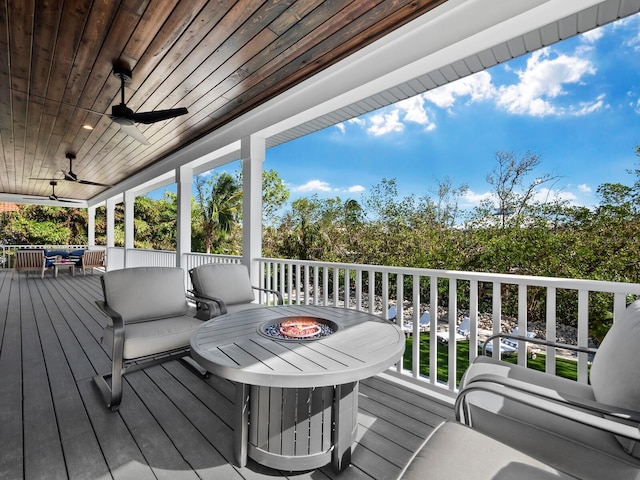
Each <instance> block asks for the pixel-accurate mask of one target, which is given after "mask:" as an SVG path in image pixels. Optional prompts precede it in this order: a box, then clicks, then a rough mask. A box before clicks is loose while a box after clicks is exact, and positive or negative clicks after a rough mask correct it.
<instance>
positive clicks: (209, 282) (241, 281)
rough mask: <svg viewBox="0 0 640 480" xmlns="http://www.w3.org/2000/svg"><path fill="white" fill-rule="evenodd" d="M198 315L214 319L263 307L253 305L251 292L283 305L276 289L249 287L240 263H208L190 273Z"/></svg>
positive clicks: (248, 278)
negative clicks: (256, 291) (269, 297)
mask: <svg viewBox="0 0 640 480" xmlns="http://www.w3.org/2000/svg"><path fill="white" fill-rule="evenodd" d="M189 275H190V276H191V283H192V284H193V290H191V291H190V293H191V294H193V297H194V299H195V302H196V306H197V309H198V312H199V313H198V316H199V317H200V318H203V319H207V318H213V317H216V316H218V315H224V314H225V313H233V312H238V311H241V310H246V309H248V308H257V307H260V306H263V304H261V303H255V295H254V290H258V291H260V292H263V293H265V294H267V295H268V296H271V297H272V298H275V302H276V303H277V304H278V305H282V304H283V299H282V295H281V294H280V292H277V291H275V290H269V289H265V288H260V287H255V286H253V285H251V279H250V277H249V269H248V268H247V267H246V266H245V265H242V264H239V263H208V264H205V265H200V266H199V267H195V268H192V269H191V270H189Z"/></svg>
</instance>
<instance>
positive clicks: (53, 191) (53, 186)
mask: <svg viewBox="0 0 640 480" xmlns="http://www.w3.org/2000/svg"><path fill="white" fill-rule="evenodd" d="M49 185H51V195H49V200H51V201H53V202H64V203H82V202H77V201H75V200H66V199H64V198H60V197H58V196H57V195H56V185H58V182H56V181H55V180H51V181H50V182H49ZM23 198H26V199H35V200H41V199H42V197H23Z"/></svg>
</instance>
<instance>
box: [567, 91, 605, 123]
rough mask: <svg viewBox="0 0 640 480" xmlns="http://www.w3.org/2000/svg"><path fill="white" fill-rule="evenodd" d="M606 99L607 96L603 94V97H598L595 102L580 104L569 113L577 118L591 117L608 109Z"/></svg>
mask: <svg viewBox="0 0 640 480" xmlns="http://www.w3.org/2000/svg"><path fill="white" fill-rule="evenodd" d="M604 97H605V95H604V94H601V95H598V98H596V100H595V101H593V102H580V103H579V104H578V106H577V108H576V107H571V108H570V109H569V111H570V113H571V114H572V115H575V116H576V117H580V116H583V115H589V114H590V113H593V112H597V111H598V110H600V109H602V108H603V107H605V108H606V106H605V104H604Z"/></svg>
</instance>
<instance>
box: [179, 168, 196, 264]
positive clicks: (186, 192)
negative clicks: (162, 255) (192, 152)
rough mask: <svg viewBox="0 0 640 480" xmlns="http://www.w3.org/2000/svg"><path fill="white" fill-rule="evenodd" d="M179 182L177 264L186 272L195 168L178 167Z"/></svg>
mask: <svg viewBox="0 0 640 480" xmlns="http://www.w3.org/2000/svg"><path fill="white" fill-rule="evenodd" d="M176 182H177V184H178V188H177V190H178V227H177V228H178V232H177V233H178V235H177V237H178V238H177V245H176V266H177V267H182V268H183V269H184V270H185V273H186V271H187V269H188V267H189V266H188V265H187V264H186V261H184V260H183V258H184V254H186V253H191V189H192V187H193V168H191V167H186V166H183V167H179V168H177V169H176Z"/></svg>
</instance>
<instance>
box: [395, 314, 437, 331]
mask: <svg viewBox="0 0 640 480" xmlns="http://www.w3.org/2000/svg"><path fill="white" fill-rule="evenodd" d="M430 324H431V314H430V313H429V312H428V311H426V312H424V313H423V314H422V316H421V317H420V323H419V324H418V329H419V330H420V331H421V332H427V331H429V328H430V326H429V325H430ZM402 330H403V331H404V333H405V334H407V335H412V334H413V321H408V322H406V323H405V324H404V325H402Z"/></svg>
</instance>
